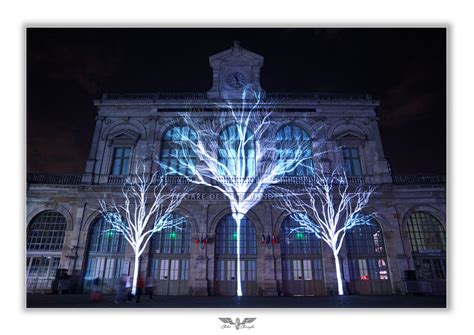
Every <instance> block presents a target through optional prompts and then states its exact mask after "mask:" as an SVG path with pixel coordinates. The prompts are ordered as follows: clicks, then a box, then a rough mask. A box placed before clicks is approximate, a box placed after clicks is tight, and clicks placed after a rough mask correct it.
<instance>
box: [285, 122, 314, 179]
mask: <svg viewBox="0 0 474 335" xmlns="http://www.w3.org/2000/svg"><path fill="white" fill-rule="evenodd" d="M276 140H277V159H279V160H281V161H287V162H290V161H291V160H293V159H295V157H296V154H297V152H296V150H301V157H302V158H306V157H308V159H307V160H304V161H303V162H301V163H300V164H299V165H298V166H297V167H296V168H295V169H294V170H293V171H290V172H288V173H287V174H286V175H288V176H310V175H313V162H312V159H311V156H312V154H311V139H310V137H309V136H308V134H307V133H306V132H305V131H304V130H303V129H301V128H300V127H297V126H295V125H287V126H284V127H282V128H280V129H279V130H278V131H277V133H276Z"/></svg>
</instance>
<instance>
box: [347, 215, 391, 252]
mask: <svg viewBox="0 0 474 335" xmlns="http://www.w3.org/2000/svg"><path fill="white" fill-rule="evenodd" d="M346 243H347V254H348V255H351V256H377V255H384V254H385V245H384V240H383V235H382V229H381V228H380V225H379V224H378V223H377V222H375V221H374V220H372V221H371V224H368V225H360V226H355V227H353V228H352V229H350V230H349V231H347V233H346Z"/></svg>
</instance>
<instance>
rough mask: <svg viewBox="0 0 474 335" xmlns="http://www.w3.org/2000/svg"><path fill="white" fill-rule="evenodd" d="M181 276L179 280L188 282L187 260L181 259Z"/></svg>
mask: <svg viewBox="0 0 474 335" xmlns="http://www.w3.org/2000/svg"><path fill="white" fill-rule="evenodd" d="M180 272H181V275H180V278H179V279H181V280H188V279H189V260H187V259H182V260H181V270H180Z"/></svg>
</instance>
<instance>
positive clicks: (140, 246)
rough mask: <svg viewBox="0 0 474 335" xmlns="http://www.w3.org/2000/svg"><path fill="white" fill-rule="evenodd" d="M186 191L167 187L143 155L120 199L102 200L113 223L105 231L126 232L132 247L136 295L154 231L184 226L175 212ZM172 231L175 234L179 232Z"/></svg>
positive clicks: (105, 212) (107, 216) (182, 220)
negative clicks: (150, 168) (140, 265)
mask: <svg viewBox="0 0 474 335" xmlns="http://www.w3.org/2000/svg"><path fill="white" fill-rule="evenodd" d="M111 193H112V192H111ZM187 193H188V189H187V188H180V189H179V190H178V189H177V188H170V187H168V186H167V185H166V182H165V178H163V177H160V176H158V172H155V173H153V174H149V173H148V172H147V170H146V163H145V160H143V159H142V160H139V161H138V162H137V164H136V168H135V172H134V173H133V174H131V175H129V176H128V177H127V180H126V181H125V183H124V185H123V187H122V197H121V198H120V199H114V198H113V197H110V198H105V197H104V199H102V200H99V204H100V207H101V209H100V212H101V213H102V215H103V217H104V219H105V220H106V221H107V222H109V223H110V224H111V226H112V228H111V229H110V230H108V231H107V232H106V233H107V234H110V233H114V232H116V233H119V234H121V235H123V236H124V238H125V240H126V241H127V242H128V243H129V244H130V246H131V247H132V249H133V252H134V261H135V262H134V269H133V283H132V294H133V295H135V294H136V289H137V279H138V275H139V263H140V256H141V255H142V254H143V251H144V250H145V248H146V246H147V244H148V242H149V241H150V238H151V237H152V236H153V234H154V233H156V232H159V231H162V230H164V229H171V228H173V227H175V229H181V228H180V226H181V224H183V223H184V220H185V218H184V217H182V216H175V215H173V214H172V213H173V211H174V210H175V209H176V208H177V207H178V206H179V205H180V203H181V201H182V200H183V199H184V197H185V196H186V194H187ZM170 234H171V235H172V234H174V237H176V232H173V231H171V233H170Z"/></svg>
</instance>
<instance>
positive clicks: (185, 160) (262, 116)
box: [160, 87, 312, 296]
mask: <svg viewBox="0 0 474 335" xmlns="http://www.w3.org/2000/svg"><path fill="white" fill-rule="evenodd" d="M217 108H218V109H219V111H220V112H219V113H218V115H215V114H213V115H212V117H210V116H208V117H204V116H200V117H196V116H195V115H193V116H191V115H190V114H189V113H186V114H183V115H182V120H183V122H184V124H186V125H187V127H181V128H179V129H183V131H182V132H181V134H180V136H179V137H180V141H179V144H180V146H181V150H180V153H179V154H177V155H176V157H175V159H176V160H177V161H178V164H174V165H171V164H166V163H160V164H161V166H162V169H163V171H164V173H165V174H167V175H179V176H182V177H184V178H186V179H187V180H188V181H189V182H192V183H194V184H198V185H205V186H209V187H212V188H214V189H217V190H218V191H220V192H222V194H224V195H225V196H226V197H227V199H228V200H229V203H230V207H231V211H232V217H233V219H234V220H235V223H236V233H235V238H236V240H237V241H236V245H237V247H236V248H237V252H236V253H237V262H236V263H237V296H242V285H241V273H240V226H241V221H242V219H243V218H244V216H245V215H246V214H247V213H248V211H249V210H250V209H251V208H252V207H254V206H255V205H256V204H257V203H258V202H259V201H260V199H261V196H262V194H263V193H264V192H265V190H266V189H267V188H268V187H269V186H271V185H272V184H275V183H277V182H278V181H280V180H281V177H282V176H284V175H285V174H291V173H292V172H293V171H295V169H296V168H297V167H298V166H312V163H311V160H312V157H311V155H308V151H307V146H306V144H305V143H298V142H295V141H279V142H278V141H276V140H275V138H276V136H275V133H274V128H275V126H276V122H275V121H272V120H271V119H270V116H271V115H272V112H273V110H274V105H273V104H271V103H269V102H262V100H261V94H260V92H256V91H254V90H252V89H251V88H248V87H246V88H244V90H243V93H242V96H241V99H240V100H238V101H226V102H225V103H223V104H220V105H218V106H217ZM272 126H273V127H272ZM189 129H192V130H193V131H189ZM282 153H291V154H290V155H286V156H285V157H282ZM283 158H284V159H283ZM183 171H191V172H192V173H184V172H183Z"/></svg>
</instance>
